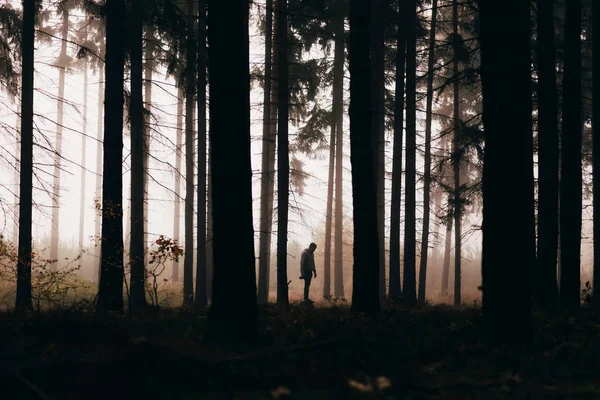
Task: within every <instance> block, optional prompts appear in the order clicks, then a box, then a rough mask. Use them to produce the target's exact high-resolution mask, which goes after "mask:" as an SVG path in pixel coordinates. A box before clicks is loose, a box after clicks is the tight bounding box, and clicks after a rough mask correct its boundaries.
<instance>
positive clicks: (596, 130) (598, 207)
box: [555, 2, 600, 304]
mask: <svg viewBox="0 0 600 400" xmlns="http://www.w3.org/2000/svg"><path fill="white" fill-rule="evenodd" d="M594 17H595V18H594ZM592 46H593V48H592V54H593V60H592V68H593V71H592V79H593V80H592V100H593V102H594V103H593V107H592V129H593V134H592V143H593V144H592V146H593V153H592V154H593V157H592V165H593V182H594V188H593V203H594V206H593V207H594V211H593V212H594V277H593V285H592V288H593V290H594V296H593V297H592V300H593V301H594V303H595V304H599V303H600V293H598V292H597V290H598V291H600V5H599V4H598V3H597V2H592ZM555 282H556V281H555Z"/></svg>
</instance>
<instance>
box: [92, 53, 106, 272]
mask: <svg viewBox="0 0 600 400" xmlns="http://www.w3.org/2000/svg"><path fill="white" fill-rule="evenodd" d="M104 80H105V74H104V63H100V67H99V68H98V81H99V82H98V123H97V125H96V132H97V133H96V136H97V141H98V144H97V147H96V192H95V194H94V198H95V201H96V202H97V204H98V205H100V206H101V204H102V196H103V195H102V192H103V190H102V173H103V165H104V164H103V159H102V157H103V153H104V148H103V136H104V134H103V131H102V128H103V126H104V125H103V114H104V95H105V93H104ZM94 238H95V240H96V251H95V257H96V258H95V262H94V279H95V280H96V282H98V283H99V282H100V266H101V260H102V252H101V249H102V244H101V240H102V211H101V210H98V209H96V223H95V228H94Z"/></svg>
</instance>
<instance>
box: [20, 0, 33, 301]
mask: <svg viewBox="0 0 600 400" xmlns="http://www.w3.org/2000/svg"><path fill="white" fill-rule="evenodd" d="M34 25H35V0H23V36H22V39H21V40H22V42H21V57H22V71H23V75H22V78H21V163H20V164H21V165H20V172H19V174H20V179H19V244H18V246H19V249H18V259H17V296H16V301H15V307H16V308H18V309H23V308H27V309H32V308H33V305H32V301H31V256H32V254H31V253H32V248H31V225H32V218H31V217H32V206H33V69H34V61H33V60H34V49H35V47H34V44H35V43H34V36H35V29H34Z"/></svg>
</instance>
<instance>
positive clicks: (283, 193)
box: [277, 0, 290, 307]
mask: <svg viewBox="0 0 600 400" xmlns="http://www.w3.org/2000/svg"><path fill="white" fill-rule="evenodd" d="M277 13H278V14H279V15H278V21H277V22H278V24H277V46H278V47H279V54H278V60H277V79H278V84H277V93H278V96H277V97H278V108H279V110H278V112H277V125H278V131H277V149H278V151H279V153H278V155H277V304H278V305H280V306H282V307H287V306H288V305H289V299H288V280H287V235H288V202H289V190H290V158H289V138H288V111H289V110H288V104H289V89H288V40H287V26H288V15H287V0H277Z"/></svg>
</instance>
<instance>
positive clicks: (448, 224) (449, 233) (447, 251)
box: [441, 193, 453, 296]
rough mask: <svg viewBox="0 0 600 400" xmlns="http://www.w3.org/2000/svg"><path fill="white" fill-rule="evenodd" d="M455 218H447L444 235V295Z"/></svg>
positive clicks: (449, 203)
mask: <svg viewBox="0 0 600 400" xmlns="http://www.w3.org/2000/svg"><path fill="white" fill-rule="evenodd" d="M450 196H451V195H450V193H448V209H450V208H451V207H452V204H451V202H450ZM452 222H453V219H452V218H448V219H447V220H446V235H445V237H444V264H443V265H442V291H441V294H442V296H445V295H447V294H448V279H449V276H450V254H451V250H452V225H453V223H452Z"/></svg>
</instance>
